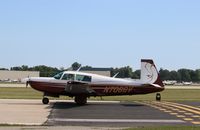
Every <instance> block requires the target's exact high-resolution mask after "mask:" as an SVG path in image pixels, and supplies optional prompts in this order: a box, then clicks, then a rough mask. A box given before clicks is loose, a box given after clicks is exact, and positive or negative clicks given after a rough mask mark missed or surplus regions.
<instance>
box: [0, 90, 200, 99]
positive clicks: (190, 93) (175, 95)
mask: <svg viewBox="0 0 200 130" xmlns="http://www.w3.org/2000/svg"><path fill="white" fill-rule="evenodd" d="M42 95H43V94H42V93H41V92H38V91H36V90H34V89H32V88H10V87H1V88H0V99H41V98H42ZM161 95H162V100H165V101H200V89H166V90H165V91H163V92H162V93H161ZM59 99H71V98H68V97H66V96H61V97H60V98H59ZM90 99H92V100H100V99H101V98H100V97H96V98H95V97H91V98H90ZM102 99H103V100H116V101H135V100H141V101H142V100H149V101H151V100H155V93H153V94H147V95H132V96H107V97H102Z"/></svg>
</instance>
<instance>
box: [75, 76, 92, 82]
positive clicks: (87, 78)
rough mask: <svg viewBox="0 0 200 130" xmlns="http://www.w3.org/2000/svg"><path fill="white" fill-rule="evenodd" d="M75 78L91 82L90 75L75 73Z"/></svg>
mask: <svg viewBox="0 0 200 130" xmlns="http://www.w3.org/2000/svg"><path fill="white" fill-rule="evenodd" d="M76 80H77V81H85V82H91V80H92V77H91V76H86V75H79V74H77V75H76Z"/></svg>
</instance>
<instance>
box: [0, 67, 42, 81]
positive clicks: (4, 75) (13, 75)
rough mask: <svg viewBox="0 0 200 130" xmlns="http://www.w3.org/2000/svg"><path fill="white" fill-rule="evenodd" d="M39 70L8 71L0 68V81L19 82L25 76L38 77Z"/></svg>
mask: <svg viewBox="0 0 200 130" xmlns="http://www.w3.org/2000/svg"><path fill="white" fill-rule="evenodd" d="M39 76H40V72H39V71H9V70H0V80H1V81H14V82H20V81H21V80H22V79H24V78H27V77H39Z"/></svg>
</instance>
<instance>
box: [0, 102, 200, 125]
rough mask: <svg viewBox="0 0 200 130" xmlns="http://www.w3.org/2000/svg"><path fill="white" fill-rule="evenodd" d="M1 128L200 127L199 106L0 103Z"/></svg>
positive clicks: (136, 103) (155, 103) (185, 104)
mask: <svg viewBox="0 0 200 130" xmlns="http://www.w3.org/2000/svg"><path fill="white" fill-rule="evenodd" d="M0 124H8V125H38V126H40V125H43V126H86V127H98V126H100V127H136V126H155V125H158V126H160V125H162V126H163V125H198V126H199V125H200V102H191V101H189V102H186V101H184V102H166V101H162V102H156V101H135V102H118V101H109V102H107V101H89V102H88V104H87V105H84V106H78V105H76V104H75V103H74V102H73V101H65V100H53V101H51V103H50V104H49V105H43V104H42V103H41V100H20V99H0Z"/></svg>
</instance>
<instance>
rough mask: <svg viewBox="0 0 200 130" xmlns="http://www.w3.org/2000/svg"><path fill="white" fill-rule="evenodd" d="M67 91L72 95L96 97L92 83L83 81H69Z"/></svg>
mask: <svg viewBox="0 0 200 130" xmlns="http://www.w3.org/2000/svg"><path fill="white" fill-rule="evenodd" d="M65 91H66V92H67V93H70V94H72V95H77V94H86V95H94V94H95V93H96V92H95V91H94V90H93V89H92V88H91V87H90V83H88V82H83V81H68V82H67V85H66V87H65Z"/></svg>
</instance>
